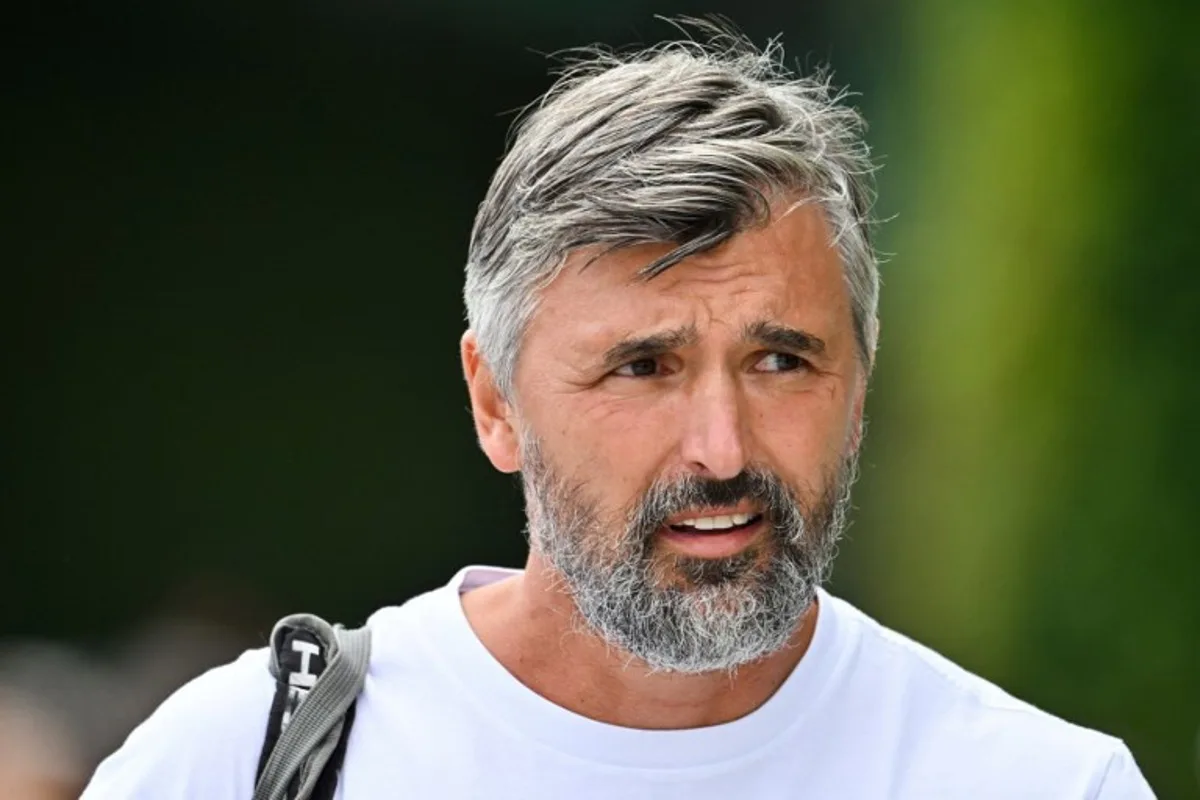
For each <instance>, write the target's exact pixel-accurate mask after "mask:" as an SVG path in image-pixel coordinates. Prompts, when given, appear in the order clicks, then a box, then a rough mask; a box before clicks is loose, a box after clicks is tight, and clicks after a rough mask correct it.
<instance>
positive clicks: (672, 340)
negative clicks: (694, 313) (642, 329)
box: [604, 325, 699, 369]
mask: <svg viewBox="0 0 1200 800" xmlns="http://www.w3.org/2000/svg"><path fill="white" fill-rule="evenodd" d="M698 338H699V333H698V332H697V331H696V326H695V325H685V326H683V327H679V328H672V329H671V330H668V331H661V332H659V333H652V334H650V335H648V336H638V337H634V338H630V339H623V340H621V341H619V342H617V343H616V344H614V345H613V346H612V347H610V348H608V350H606V351H604V366H605V367H607V368H610V369H616V368H617V367H620V366H622V365H624V364H628V363H629V362H630V361H637V360H638V359H640V358H654V357H655V356H661V355H663V354H665V353H669V352H671V351H672V350H677V349H679V348H680V347H687V346H688V345H689V344H693V343H694V342H695V341H696V339H698Z"/></svg>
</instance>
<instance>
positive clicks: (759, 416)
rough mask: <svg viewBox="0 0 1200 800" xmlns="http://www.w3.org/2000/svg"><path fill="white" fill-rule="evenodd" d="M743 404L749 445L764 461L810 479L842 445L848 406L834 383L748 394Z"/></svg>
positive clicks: (834, 457) (845, 442) (840, 452)
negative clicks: (747, 409)
mask: <svg viewBox="0 0 1200 800" xmlns="http://www.w3.org/2000/svg"><path fill="white" fill-rule="evenodd" d="M749 405H750V407H751V413H750V418H751V426H752V429H753V438H754V442H755V445H756V446H757V447H758V448H760V449H761V451H762V453H763V455H765V456H766V460H767V463H769V464H771V463H773V464H777V465H778V466H779V467H780V468H782V469H784V470H786V471H787V472H789V473H792V474H795V475H799V476H801V477H803V478H804V479H805V480H807V481H813V480H816V479H818V476H819V473H820V472H821V471H823V470H825V469H827V468H828V466H829V465H830V464H833V463H836V462H837V461H838V460H839V459H840V458H841V457H842V455H843V453H844V452H845V450H846V447H847V445H848V435H849V432H850V417H851V405H850V403H849V402H848V401H847V399H846V396H845V394H844V393H843V392H841V391H840V390H839V388H838V387H836V386H831V387H822V388H821V389H818V390H816V391H813V392H805V393H802V394H794V395H783V396H780V395H769V396H752V397H751V399H750V400H749Z"/></svg>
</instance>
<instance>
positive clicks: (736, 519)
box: [676, 514, 754, 531]
mask: <svg viewBox="0 0 1200 800" xmlns="http://www.w3.org/2000/svg"><path fill="white" fill-rule="evenodd" d="M753 518H754V515H753V514H730V515H728V516H716V517H696V518H694V519H688V520H681V521H680V522H678V523H676V524H678V525H682V526H684V527H688V528H695V529H696V530H698V531H712V530H725V529H727V528H733V527H736V526H738V525H745V524H746V523H747V522H749V521H750V520H752V519H753Z"/></svg>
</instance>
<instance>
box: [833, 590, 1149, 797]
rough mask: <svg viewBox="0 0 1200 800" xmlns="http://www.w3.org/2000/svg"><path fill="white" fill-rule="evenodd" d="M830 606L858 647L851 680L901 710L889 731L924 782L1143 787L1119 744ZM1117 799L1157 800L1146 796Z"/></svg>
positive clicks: (1089, 790)
mask: <svg viewBox="0 0 1200 800" xmlns="http://www.w3.org/2000/svg"><path fill="white" fill-rule="evenodd" d="M825 599H828V600H829V601H830V602H831V605H832V606H833V609H832V610H833V611H834V613H835V615H836V617H837V619H838V624H839V626H845V628H846V629H847V630H846V631H845V633H846V634H847V639H848V641H850V642H851V648H852V655H853V657H852V658H851V659H849V661H848V663H847V674H848V677H847V680H848V681H850V682H851V684H852V685H853V687H854V691H855V692H856V693H858V692H865V693H866V694H868V695H873V697H872V700H873V702H875V703H883V704H885V707H890V708H891V709H893V712H894V713H892V714H890V715H887V716H886V719H887V721H888V722H887V724H890V725H892V726H894V730H893V731H892V735H893V736H894V737H896V740H897V741H903V742H905V743H906V744H905V746H906V748H907V749H908V750H909V751H910V753H909V756H910V758H909V761H908V763H909V764H910V765H911V769H910V776H912V777H913V778H914V779H915V780H916V781H917V782H918V783H924V782H925V781H926V780H934V781H937V780H944V779H947V776H954V775H962V776H966V777H965V780H968V781H976V780H980V781H986V780H998V781H1000V782H1001V783H1002V784H1003V785H1006V786H1010V787H1011V786H1013V784H1014V783H1016V784H1018V785H1025V784H1024V782H1026V781H1027V782H1028V786H1029V790H1030V791H1034V790H1036V789H1038V787H1045V786H1051V785H1052V786H1056V787H1062V792H1063V793H1062V794H1060V795H1058V796H1061V797H1079V798H1088V799H1089V800H1091V798H1100V797H1109V796H1113V797H1115V796H1118V795H1110V794H1106V793H1105V792H1107V791H1111V787H1112V786H1115V785H1117V784H1118V783H1120V784H1122V785H1127V786H1135V785H1137V783H1138V782H1140V785H1141V786H1145V784H1144V781H1143V780H1142V779H1141V775H1140V773H1139V772H1138V770H1137V767H1136V765H1134V763H1133V759H1132V757H1131V756H1130V754H1129V751H1128V749H1127V748H1126V747H1125V745H1124V743H1122V742H1121V741H1120V740H1119V739H1117V738H1114V737H1112V736H1109V735H1107V734H1104V733H1101V732H1099V731H1095V730H1091V729H1089V728H1085V727H1082V726H1079V725H1075V724H1073V723H1071V722H1068V721H1066V720H1064V719H1061V718H1059V717H1057V716H1055V715H1053V714H1050V713H1048V712H1046V711H1043V710H1042V709H1039V708H1037V707H1036V706H1033V705H1031V704H1030V703H1027V702H1024V701H1022V700H1019V699H1017V698H1016V697H1013V696H1012V695H1011V694H1009V693H1008V692H1006V691H1004V690H1003V689H1001V688H1000V687H999V686H997V685H995V684H994V683H991V682H990V681H988V680H985V679H984V678H982V677H980V676H978V675H975V674H974V673H971V672H969V671H968V670H966V669H963V668H962V667H960V666H958V665H957V664H955V663H953V662H952V661H950V660H949V659H947V658H945V657H944V656H942V655H940V654H938V653H937V652H935V651H933V650H931V649H930V648H928V647H926V646H924V645H922V644H919V643H917V642H915V641H913V640H912V639H910V638H908V637H906V636H904V635H903V634H900V633H898V632H896V631H894V630H891V629H890V628H887V627H885V626H883V625H881V624H880V623H879V622H877V621H875V620H874V619H872V618H871V617H869V616H867V615H866V614H864V613H863V612H862V611H859V610H858V609H856V608H854V607H853V606H852V605H850V604H849V603H847V602H845V601H844V600H841V599H839V598H836V597H830V596H828V595H826V596H825ZM951 782H953V780H951ZM1068 791H1069V793H1067V792H1068ZM1030 796H1040V795H1037V794H1036V793H1035V794H1033V795H1030ZM1119 796H1129V797H1133V798H1144V797H1153V795H1152V794H1151V793H1150V792H1149V788H1148V787H1146V789H1145V793H1130V794H1127V795H1125V794H1122V795H1119Z"/></svg>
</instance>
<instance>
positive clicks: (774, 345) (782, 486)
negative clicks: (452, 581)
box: [514, 204, 865, 671]
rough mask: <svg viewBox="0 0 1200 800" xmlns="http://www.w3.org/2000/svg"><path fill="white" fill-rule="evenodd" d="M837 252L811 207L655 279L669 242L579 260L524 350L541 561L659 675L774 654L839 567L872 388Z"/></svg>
mask: <svg viewBox="0 0 1200 800" xmlns="http://www.w3.org/2000/svg"><path fill="white" fill-rule="evenodd" d="M828 242H829V235H828V230H827V227H826V224H825V221H824V216H823V214H822V213H821V211H820V208H819V206H817V205H815V204H808V205H804V206H800V207H798V208H795V209H794V210H793V211H791V212H790V213H786V214H784V213H779V214H777V216H776V217H774V218H773V220H772V222H771V224H770V225H769V226H767V227H765V228H761V229H754V230H750V231H747V232H745V233H742V234H740V235H738V236H736V237H734V238H733V239H731V240H730V241H729V242H728V243H727V244H725V245H724V246H722V247H720V248H718V249H716V250H714V251H711V252H708V253H704V254H700V255H697V256H692V257H690V258H688V259H686V260H684V261H682V262H681V263H679V264H677V265H675V266H673V267H671V268H670V269H668V270H667V271H666V272H664V273H663V274H661V275H660V276H658V277H656V278H654V279H652V280H649V281H646V280H643V279H641V278H639V277H638V276H637V272H638V270H639V269H641V268H642V267H644V266H645V265H646V264H648V263H649V262H650V261H652V260H653V259H654V258H656V257H658V256H660V255H663V254H664V253H666V252H668V251H669V249H670V246H669V245H645V246H639V247H634V248H628V249H624V250H620V251H616V252H613V253H609V254H606V255H604V256H602V257H600V258H597V259H595V260H594V261H591V263H588V259H589V258H591V257H592V256H594V253H587V252H584V253H579V254H576V255H575V256H574V257H572V258H571V259H570V260H569V261H568V263H567V266H566V268H565V269H564V270H563V271H562V273H561V274H560V275H559V276H558V277H557V278H556V279H555V280H554V281H553V282H552V283H551V284H550V285H549V286H548V287H547V288H546V290H545V291H544V294H543V295H542V300H541V304H540V306H539V309H538V312H537V314H536V315H535V317H534V319H533V321H532V323H531V325H530V327H529V329H528V331H527V333H526V336H525V338H524V340H523V343H522V351H521V355H520V359H519V362H518V367H517V373H516V375H515V381H514V383H515V388H516V391H515V395H516V400H517V403H516V408H517V414H518V418H517V420H516V425H517V427H518V429H519V431H520V434H521V435H520V450H521V466H522V471H523V474H524V479H525V483H526V495H527V499H528V503H529V511H530V534H531V540H532V543H533V546H534V549H535V552H538V553H539V554H540V555H541V556H542V557H543V558H544V559H545V560H546V561H547V562H549V566H551V567H552V568H556V569H558V571H560V572H561V573H563V575H564V577H565V579H566V584H567V586H568V588H569V589H570V590H571V591H572V593H573V594H574V596H575V599H576V603H577V605H578V606H579V607H580V611H581V612H582V616H583V617H584V619H585V620H586V621H587V622H588V623H590V624H591V626H592V627H593V628H597V629H599V630H600V632H601V633H602V634H604V635H605V636H606V638H609V639H610V640H614V641H615V643H617V644H619V645H621V646H623V647H625V648H627V649H629V650H630V651H632V652H633V653H634V654H635V655H638V656H641V657H642V658H643V659H645V660H647V661H648V662H649V663H650V664H651V665H652V666H657V667H661V668H664V669H682V670H688V671H701V670H705V669H717V668H729V667H733V666H736V665H737V664H738V663H744V662H745V661H748V660H751V659H753V658H757V657H759V656H761V655H764V654H765V653H766V652H770V651H771V650H773V649H778V647H781V646H782V645H784V644H785V643H786V641H787V637H788V635H789V634H790V633H791V632H792V630H793V629H794V627H795V625H796V623H797V622H798V620H799V618H800V616H801V615H802V614H803V612H804V610H805V609H806V608H807V607H808V605H809V603H810V602H811V600H812V596H813V591H814V590H815V584H816V583H817V582H819V580H820V579H821V578H822V577H823V574H824V572H825V571H826V570H827V568H828V563H829V561H830V559H831V558H832V554H833V549H834V544H835V542H836V537H837V534H838V532H839V529H840V527H841V525H842V524H843V517H844V511H845V505H846V502H847V500H848V494H847V491H848V488H849V483H850V481H851V476H850V474H851V472H852V470H853V456H854V454H855V451H856V449H857V436H858V431H859V422H860V418H861V404H862V397H863V390H864V386H865V377H864V375H863V370H862V368H861V365H860V363H859V361H858V359H857V357H856V349H855V346H856V345H855V337H854V330H853V326H852V318H851V312H850V304H849V297H848V294H847V290H846V286H845V281H844V278H843V275H842V270H841V264H840V260H839V258H838V254H837V251H836V249H834V248H832V247H830V246H829V244H828ZM585 265H586V266H585Z"/></svg>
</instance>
